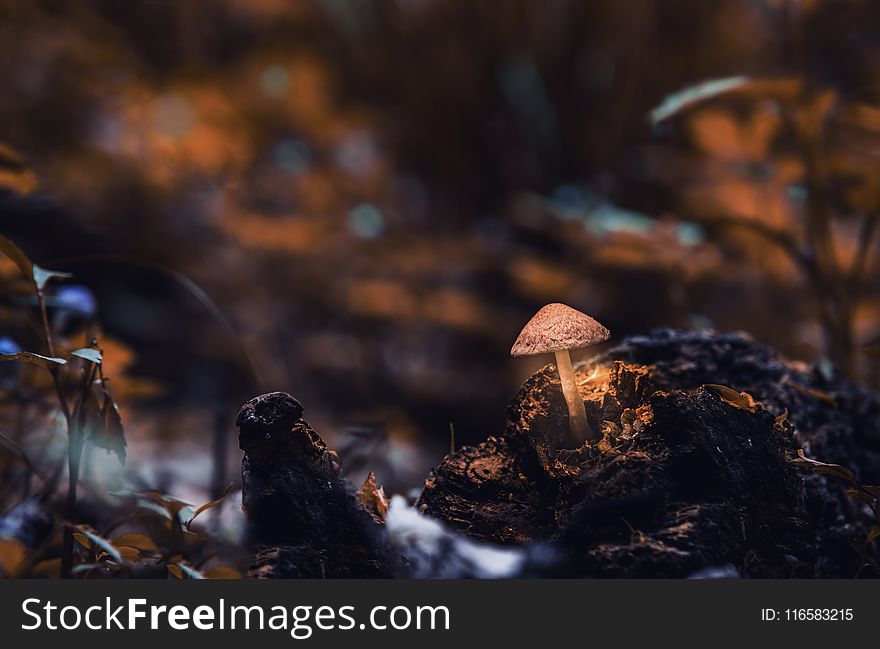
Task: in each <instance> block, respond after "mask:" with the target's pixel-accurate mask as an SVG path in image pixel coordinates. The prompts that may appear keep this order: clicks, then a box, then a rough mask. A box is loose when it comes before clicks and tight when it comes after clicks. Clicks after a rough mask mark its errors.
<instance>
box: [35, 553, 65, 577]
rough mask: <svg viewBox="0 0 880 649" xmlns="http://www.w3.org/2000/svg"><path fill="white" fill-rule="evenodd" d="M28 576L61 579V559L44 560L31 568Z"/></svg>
mask: <svg viewBox="0 0 880 649" xmlns="http://www.w3.org/2000/svg"><path fill="white" fill-rule="evenodd" d="M30 574H31V575H33V576H34V577H42V578H43V579H60V578H61V559H60V558H58V559H45V560H43V561H40V562H39V563H37V565H35V566H34V567H33V568H31V571H30Z"/></svg>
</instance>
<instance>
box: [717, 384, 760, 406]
mask: <svg viewBox="0 0 880 649" xmlns="http://www.w3.org/2000/svg"><path fill="white" fill-rule="evenodd" d="M703 387H704V388H706V389H707V390H711V391H712V392H714V393H715V394H717V395H718V396H719V397H720V399H721V400H722V401H723V402H724V403H726V404H727V405H730V406H733V407H734V408H741V409H742V410H748V411H749V412H755V409H756V408H757V407H758V404H757V403H755V400H754V399H753V398H752V395H750V394H749V393H748V392H737V391H736V390H734V389H733V388H729V387H727V386H726V385H719V384H718V383H705V384H704V385H703Z"/></svg>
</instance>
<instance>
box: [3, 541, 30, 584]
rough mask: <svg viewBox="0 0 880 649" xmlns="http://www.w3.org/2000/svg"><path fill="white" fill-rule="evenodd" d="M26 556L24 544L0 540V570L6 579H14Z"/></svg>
mask: <svg viewBox="0 0 880 649" xmlns="http://www.w3.org/2000/svg"><path fill="white" fill-rule="evenodd" d="M26 555H27V548H25V547H24V544H23V543H21V542H20V541H16V540H15V539H2V540H0V569H2V570H3V574H4V575H6V576H7V577H14V576H15V574H16V572H17V570H18V567H19V566H20V565H21V562H22V561H24V558H25V556H26Z"/></svg>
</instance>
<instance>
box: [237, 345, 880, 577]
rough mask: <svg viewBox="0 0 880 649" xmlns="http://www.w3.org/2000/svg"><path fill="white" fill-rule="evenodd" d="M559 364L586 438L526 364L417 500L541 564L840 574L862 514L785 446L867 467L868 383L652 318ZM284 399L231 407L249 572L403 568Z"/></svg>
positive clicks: (874, 475) (553, 380)
mask: <svg viewBox="0 0 880 649" xmlns="http://www.w3.org/2000/svg"><path fill="white" fill-rule="evenodd" d="M576 370H577V379H578V388H579V390H580V392H581V396H582V397H583V398H584V401H585V405H586V410H587V415H588V419H589V420H590V425H591V426H594V427H595V429H596V430H601V431H602V433H603V437H602V440H601V441H600V442H599V443H598V444H593V445H583V446H577V445H576V444H575V443H574V442H573V440H571V439H570V434H569V432H568V431H569V426H568V421H567V408H566V404H565V401H564V399H563V395H562V392H561V390H560V386H559V378H558V375H557V373H556V371H555V369H554V368H553V367H552V366H548V367H545V368H543V369H542V370H540V371H538V372H537V373H535V374H534V375H533V376H531V377H530V378H529V379H528V380H527V381H526V382H525V384H524V385H523V386H522V388H521V389H520V391H519V393H518V394H517V395H516V397H515V398H514V399H513V401H512V402H511V404H510V407H509V410H508V422H507V425H506V428H505V430H503V431H501V432H500V434H498V435H497V436H492V437H489V438H487V439H486V441H485V442H483V443H482V444H479V445H478V446H476V447H464V448H462V449H460V450H458V451H456V452H455V453H452V454H450V455H448V456H447V457H446V458H445V459H444V460H443V462H442V463H441V464H440V465H439V466H438V467H436V468H435V469H434V470H433V471H432V472H431V474H430V476H429V477H428V479H427V481H426V483H425V486H424V490H423V492H422V495H421V498H420V499H419V501H418V503H417V506H418V507H419V509H420V510H421V511H422V512H424V513H426V514H428V515H429V516H432V517H435V518H437V519H439V520H441V521H443V522H445V523H446V524H447V525H448V526H450V527H452V528H453V529H455V530H457V531H458V532H460V533H461V534H463V535H466V536H468V537H471V538H473V539H476V540H479V541H485V542H491V543H495V544H507V545H511V544H531V543H540V544H541V546H542V547H551V548H555V550H556V554H557V555H558V556H559V557H561V562H562V565H560V564H559V562H557V563H556V564H555V565H552V566H551V565H550V564H548V567H547V574H552V575H555V576H558V575H566V576H596V577H687V576H691V575H694V574H712V573H713V571H714V573H715V574H718V572H719V569H720V572H721V573H723V574H725V575H742V576H747V577H789V576H792V575H796V576H801V577H852V576H853V575H854V574H856V573H857V571H858V570H859V567H860V565H861V564H862V559H861V558H860V556H859V555H858V554H857V553H856V552H855V551H854V550H853V549H852V547H850V543H849V542H850V540H851V539H857V538H864V534H865V533H866V531H867V529H869V527H870V525H871V524H876V523H872V521H871V520H870V519H869V516H868V514H869V512H868V511H867V510H866V508H864V507H860V506H858V505H856V504H854V502H853V501H852V500H851V499H850V498H849V497H848V496H846V495H845V493H844V492H845V485H844V484H842V483H841V482H840V481H838V480H837V479H836V478H834V477H831V476H827V475H820V474H818V473H813V472H809V471H805V470H803V469H801V468H798V467H796V466H794V465H793V464H792V463H791V462H790V461H789V460H790V459H791V458H792V457H794V456H795V454H796V452H797V450H798V449H804V450H805V451H806V453H807V455H808V456H811V457H815V458H817V459H820V460H824V461H827V462H834V463H838V464H842V465H844V466H848V467H850V468H851V469H852V470H853V471H854V472H855V474H856V475H857V476H858V477H859V480H860V481H861V482H862V483H863V484H878V483H880V398H878V397H877V395H875V394H873V393H870V392H867V391H864V390H861V389H859V388H856V387H854V386H852V385H851V384H848V383H846V382H845V381H843V380H842V379H840V378H838V377H834V376H824V375H823V374H822V373H821V372H820V371H818V370H817V369H815V368H810V367H807V366H805V365H803V364H799V363H792V362H789V361H786V360H784V359H782V358H781V357H779V356H778V355H777V354H776V353H775V352H774V351H773V350H771V349H769V348H767V347H764V346H761V345H758V344H756V343H754V342H752V341H751V340H750V339H749V338H748V337H746V336H744V335H739V334H727V335H716V334H710V333H705V332H681V331H670V330H662V331H657V332H653V333H652V334H650V335H648V336H643V337H635V338H630V339H628V340H626V341H624V342H623V343H622V344H621V345H619V346H618V347H615V348H613V349H611V350H610V351H608V352H606V353H604V354H602V355H600V356H597V357H595V358H593V359H591V360H589V361H588V362H586V363H582V364H580V365H579V366H577V367H576ZM740 391H742V392H743V393H747V394H740ZM731 395H733V396H731ZM301 415H302V407H301V406H300V405H299V403H298V402H296V400H295V399H293V398H292V397H290V396H289V395H286V394H283V393H272V394H269V395H263V396H261V397H257V398H255V399H253V400H251V401H250V402H248V404H246V405H245V407H244V408H243V409H242V411H241V414H240V415H239V419H238V424H239V426H240V428H241V447H242V449H243V450H244V451H245V459H244V462H243V465H242V476H243V479H244V505H245V508H246V511H247V514H248V517H249V520H250V524H251V527H252V530H253V535H252V536H253V542H254V544H255V545H256V546H257V548H258V549H259V552H260V553H259V555H258V558H257V562H256V564H255V569H254V574H256V575H260V576H281V577H294V576H312V577H314V576H328V577H329V576H365V577H366V576H392V575H395V576H405V575H406V574H407V573H406V567H405V566H406V560H405V558H401V557H400V556H399V555H398V554H397V553H396V551H395V550H394V549H393V548H391V547H390V545H389V544H388V543H387V542H386V540H385V539H384V537H383V534H382V529H381V525H379V524H378V523H377V522H376V521H374V520H373V519H372V518H371V517H370V516H369V514H368V513H367V512H366V511H365V510H364V509H362V508H361V507H360V506H359V505H358V503H357V502H356V500H355V498H354V496H353V494H352V490H351V488H350V487H348V486H347V485H346V483H345V480H344V478H343V477H342V475H341V473H340V471H339V468H338V464H337V463H336V461H335V460H336V457H335V453H333V452H332V451H329V450H328V449H327V448H326V446H325V445H324V444H323V442H322V441H321V440H320V438H319V437H318V436H317V434H316V433H315V432H314V431H313V430H312V429H311V428H310V427H309V426H308V424H306V423H305V422H304V421H303V420H302V417H301Z"/></svg>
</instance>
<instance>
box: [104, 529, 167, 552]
mask: <svg viewBox="0 0 880 649" xmlns="http://www.w3.org/2000/svg"><path fill="white" fill-rule="evenodd" d="M113 545H115V546H116V547H117V548H119V547H129V548H135V549H137V550H141V551H142V552H159V551H160V550H159V546H157V545H156V544H155V542H153V539H151V538H150V537H148V536H146V535H144V534H133V533H132V534H122V535H121V536H117V537H116V538H115V539H113Z"/></svg>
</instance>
